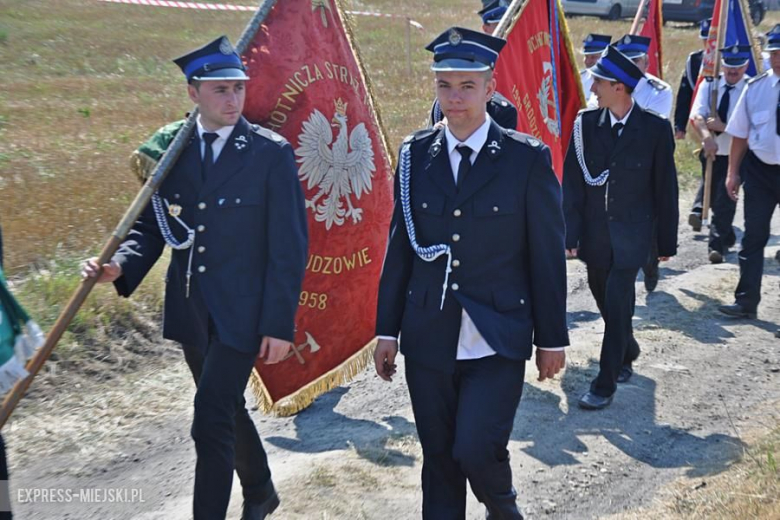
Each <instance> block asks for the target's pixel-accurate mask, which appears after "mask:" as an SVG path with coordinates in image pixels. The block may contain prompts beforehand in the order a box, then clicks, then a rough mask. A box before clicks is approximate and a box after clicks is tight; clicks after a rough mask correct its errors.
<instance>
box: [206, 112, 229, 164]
mask: <svg viewBox="0 0 780 520" xmlns="http://www.w3.org/2000/svg"><path fill="white" fill-rule="evenodd" d="M197 125H198V137H199V138H200V158H201V159H203V157H204V155H205V154H206V141H204V140H203V134H208V133H212V134H217V136H218V137H217V138H216V139H214V142H213V143H211V151H212V152H213V154H214V162H217V159H218V158H219V154H220V153H222V149H223V148H224V147H225V143H227V140H228V137H230V134H232V133H233V129H234V128H235V127H236V125H233V126H223V127H222V128H220V129H219V130H214V131H213V132H209V131H208V130H206V129H205V128H203V124H202V123H201V122H200V115H198V120H197Z"/></svg>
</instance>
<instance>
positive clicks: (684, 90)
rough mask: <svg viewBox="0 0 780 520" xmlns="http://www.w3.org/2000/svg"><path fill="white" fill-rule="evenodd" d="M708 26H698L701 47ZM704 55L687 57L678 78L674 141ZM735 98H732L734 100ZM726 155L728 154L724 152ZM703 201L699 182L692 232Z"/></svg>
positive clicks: (688, 113)
mask: <svg viewBox="0 0 780 520" xmlns="http://www.w3.org/2000/svg"><path fill="white" fill-rule="evenodd" d="M710 25H712V18H708V19H706V20H702V21H701V23H700V24H699V39H700V40H701V42H702V45H703V46H705V47H706V46H707V37H708V36H709V35H710ZM703 55H704V49H701V50H698V51H694V52H692V53H690V54H689V55H688V59H687V60H685V70H684V71H683V74H682V78H680V88H679V90H677V101H676V103H675V107H674V137H675V139H685V133H686V130H687V128H688V120H689V119H690V116H691V108H692V107H693V90H694V89H695V88H696V82H697V81H698V80H699V72H700V71H701V61H702V57H703ZM736 98H737V96H734V99H736ZM726 153H728V152H726ZM703 200H704V181H703V180H702V181H701V182H699V188H698V189H697V190H696V197H695V198H694V200H693V207H692V208H691V212H690V214H689V215H688V224H689V225H690V226H691V228H693V230H694V231H701V208H702V201H703Z"/></svg>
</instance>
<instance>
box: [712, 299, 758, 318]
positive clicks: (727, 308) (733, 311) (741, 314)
mask: <svg viewBox="0 0 780 520" xmlns="http://www.w3.org/2000/svg"><path fill="white" fill-rule="evenodd" d="M718 310H719V311H720V312H722V313H723V314H725V315H727V316H732V317H734V318H749V319H751V320H754V319H756V317H757V315H758V314H757V313H756V311H755V310H752V311H751V310H748V309H746V308H745V307H743V306H742V305H740V304H738V303H735V304H733V305H721V306H719V307H718Z"/></svg>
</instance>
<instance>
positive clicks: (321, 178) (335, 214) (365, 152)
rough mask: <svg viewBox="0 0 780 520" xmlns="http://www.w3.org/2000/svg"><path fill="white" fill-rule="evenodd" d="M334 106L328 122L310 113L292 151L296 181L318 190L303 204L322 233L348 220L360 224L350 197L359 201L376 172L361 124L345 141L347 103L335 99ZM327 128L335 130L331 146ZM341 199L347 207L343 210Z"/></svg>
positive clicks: (371, 151) (331, 134) (316, 111)
mask: <svg viewBox="0 0 780 520" xmlns="http://www.w3.org/2000/svg"><path fill="white" fill-rule="evenodd" d="M335 104H336V113H335V114H334V115H333V119H331V121H330V122H328V119H327V118H326V117H325V116H324V115H323V114H322V112H320V111H319V110H316V109H315V110H314V112H313V113H312V114H311V116H309V119H308V120H307V121H305V122H304V123H303V131H302V132H301V134H300V136H299V137H298V148H297V149H296V150H295V155H297V156H298V159H297V161H298V163H299V164H300V167H299V168H298V177H300V179H301V181H307V184H306V189H307V190H310V189H312V188H314V187H317V188H318V189H319V191H318V192H317V194H316V195H315V196H314V197H313V198H312V199H311V200H306V207H307V208H311V209H312V211H314V220H316V221H317V222H325V229H330V228H331V226H333V224H336V225H337V226H341V225H342V224H344V220H345V218H351V219H352V222H353V223H355V224H357V223H358V222H360V220H361V219H362V218H363V210H362V209H360V208H356V207H354V206H353V205H352V200H351V198H350V196H351V195H354V196H355V197H356V198H357V199H360V196H361V195H363V193H369V192H370V191H371V178H372V177H373V176H374V171H375V169H376V167H375V166H374V150H373V147H372V143H371V138H370V137H369V135H368V130H367V129H366V126H365V124H363V123H360V124H359V125H357V126H356V127H355V128H354V129H353V130H352V133H351V134H349V141H348V140H347V134H348V130H347V103H344V102H343V101H342V100H341V99H338V100H336V102H335ZM331 127H335V128H338V134H337V135H336V141H335V142H333V130H332V129H331ZM331 143H332V145H331ZM323 197H324V198H323ZM320 199H322V200H320ZM342 199H344V200H345V201H346V203H347V207H346V208H344V204H343V201H342Z"/></svg>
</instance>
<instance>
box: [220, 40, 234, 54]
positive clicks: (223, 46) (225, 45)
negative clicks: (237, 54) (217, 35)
mask: <svg viewBox="0 0 780 520" xmlns="http://www.w3.org/2000/svg"><path fill="white" fill-rule="evenodd" d="M219 52H221V53H222V54H225V55H230V54H233V46H232V45H230V42H229V41H228V39H227V38H222V41H221V42H220V43H219Z"/></svg>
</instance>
